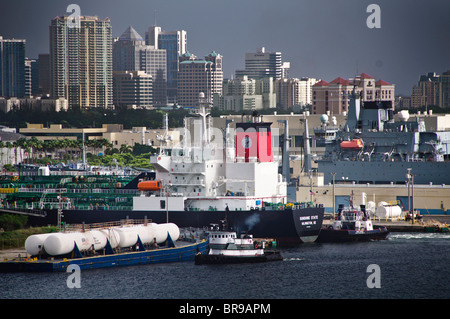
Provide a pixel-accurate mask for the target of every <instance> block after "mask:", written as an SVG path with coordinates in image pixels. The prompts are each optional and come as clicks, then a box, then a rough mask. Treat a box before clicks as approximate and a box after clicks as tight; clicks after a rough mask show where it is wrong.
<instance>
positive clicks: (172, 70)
mask: <svg viewBox="0 0 450 319" xmlns="http://www.w3.org/2000/svg"><path fill="white" fill-rule="evenodd" d="M145 41H146V44H147V45H152V46H154V47H155V48H156V49H164V50H166V57H167V98H168V102H169V103H177V88H178V71H179V68H180V66H179V63H180V61H179V59H178V58H179V56H180V55H182V54H185V53H186V52H187V32H186V31H185V30H178V31H162V30H161V27H158V26H156V25H155V26H151V27H149V28H148V31H147V32H146V33H145Z"/></svg>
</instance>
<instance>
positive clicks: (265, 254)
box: [195, 230, 283, 265]
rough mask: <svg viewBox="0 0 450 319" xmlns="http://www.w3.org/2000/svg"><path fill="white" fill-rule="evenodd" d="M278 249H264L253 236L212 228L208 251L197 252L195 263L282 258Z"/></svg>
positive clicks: (235, 262) (257, 260)
mask: <svg viewBox="0 0 450 319" xmlns="http://www.w3.org/2000/svg"><path fill="white" fill-rule="evenodd" d="M282 259H283V257H282V256H281V254H280V252H279V251H274V250H270V251H269V250H265V249H264V244H261V245H259V244H258V243H256V242H254V241H253V236H252V235H249V234H242V235H241V236H240V238H237V235H236V232H233V231H226V230H213V231H211V232H210V233H209V253H208V254H203V253H198V254H197V255H196V256H195V264H196V265H202V264H240V263H261V262H267V261H278V260H282Z"/></svg>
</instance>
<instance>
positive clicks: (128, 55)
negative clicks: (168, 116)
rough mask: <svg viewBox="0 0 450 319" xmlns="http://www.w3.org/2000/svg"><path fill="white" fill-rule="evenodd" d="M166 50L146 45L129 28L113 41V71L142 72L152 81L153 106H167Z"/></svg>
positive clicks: (137, 34) (134, 31)
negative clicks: (149, 76)
mask: <svg viewBox="0 0 450 319" xmlns="http://www.w3.org/2000/svg"><path fill="white" fill-rule="evenodd" d="M166 58H167V57H166V50H164V49H157V48H156V47H155V46H154V45H146V44H145V42H144V39H143V38H142V37H141V36H140V35H139V33H137V32H136V30H134V29H133V28H132V27H131V26H130V27H128V29H127V30H125V32H124V33H123V34H122V35H121V36H120V37H119V39H117V40H115V41H114V45H113V61H114V62H113V69H114V71H144V72H146V73H147V74H149V75H151V77H152V81H153V105H154V106H166V105H167V62H166V61H167V60H166Z"/></svg>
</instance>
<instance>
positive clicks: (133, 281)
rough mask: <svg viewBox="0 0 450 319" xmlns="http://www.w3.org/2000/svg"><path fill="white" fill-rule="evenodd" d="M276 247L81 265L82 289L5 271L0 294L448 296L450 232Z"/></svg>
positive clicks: (53, 278)
mask: <svg viewBox="0 0 450 319" xmlns="http://www.w3.org/2000/svg"><path fill="white" fill-rule="evenodd" d="M281 251H282V254H283V257H284V259H283V261H279V262H269V263H262V264H238V265H201V266H196V265H194V262H193V261H192V262H181V263H172V264H153V265H142V266H130V267H118V268H106V269H95V270H85V271H81V273H80V288H69V287H68V284H67V281H68V277H69V276H70V274H69V273H5V274H0V287H1V290H0V298H1V299H10V298H13V299H15V298H26V299H38V298H39V299H56V298H57V299H61V298H63V299H86V298H89V299H105V298H108V299H130V298H133V299H142V298H145V299H222V298H224V299H303V298H337V299H340V298H358V299H361V298H363V299H366V298H369V299H372V298H383V299H386V298H387V299H391V298H392V299H393V298H395V299H411V298H413V299H416V298H420V299H422V298H425V299H429V298H433V299H436V298H438V299H440V298H449V297H450V267H449V265H450V234H443V233H391V234H390V235H389V237H388V239H387V240H384V241H378V242H366V243H346V244H317V243H314V244H304V245H301V246H298V247H295V248H283V249H281ZM371 265H372V266H371ZM373 265H376V266H375V268H374V266H373ZM376 267H378V268H376ZM373 269H378V271H374V270H373ZM374 276H377V277H374ZM374 278H375V279H374ZM374 283H377V285H378V286H377V285H375V287H374ZM369 286H371V287H372V288H370V287H369Z"/></svg>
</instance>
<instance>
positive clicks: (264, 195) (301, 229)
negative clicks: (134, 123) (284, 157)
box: [31, 104, 324, 245]
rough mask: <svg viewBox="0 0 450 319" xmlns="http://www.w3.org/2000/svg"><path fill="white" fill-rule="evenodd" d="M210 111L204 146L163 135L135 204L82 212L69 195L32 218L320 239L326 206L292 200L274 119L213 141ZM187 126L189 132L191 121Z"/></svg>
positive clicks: (203, 127)
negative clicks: (217, 227) (221, 228)
mask: <svg viewBox="0 0 450 319" xmlns="http://www.w3.org/2000/svg"><path fill="white" fill-rule="evenodd" d="M208 115H209V114H208V113H207V112H206V106H205V105H204V104H201V105H200V108H199V112H198V113H197V117H198V118H199V119H200V120H201V121H197V122H201V124H200V125H199V128H200V130H199V134H197V135H199V136H200V138H199V140H198V142H197V143H194V142H191V141H190V139H189V138H188V137H189V134H186V135H185V136H184V137H183V139H182V142H181V143H180V144H178V145H176V146H173V145H171V141H170V139H169V135H168V133H167V131H168V127H167V124H166V131H165V134H164V135H162V136H160V140H161V141H162V144H163V146H162V147H161V148H160V152H159V154H158V155H155V156H151V158H150V161H151V163H152V165H153V167H154V168H155V174H154V176H152V177H151V178H148V179H147V180H142V181H140V182H139V184H138V186H137V188H138V189H137V192H136V195H135V196H133V198H132V209H126V208H125V209H123V210H116V209H114V208H115V207H114V206H111V205H109V206H108V207H105V206H104V205H103V206H102V207H87V208H84V209H80V208H77V207H76V206H75V205H73V203H70V198H66V202H65V203H66V204H61V203H60V205H59V206H57V208H58V209H56V206H52V207H53V209H45V214H46V217H45V218H43V217H31V219H32V220H33V221H39V222H40V223H48V222H50V223H54V222H55V221H57V220H58V222H64V223H69V224H70V223H76V224H78V223H83V222H85V223H98V222H108V221H117V220H120V219H126V218H129V219H144V218H148V219H149V220H151V221H152V222H155V223H167V222H170V223H174V224H176V225H177V226H178V227H209V226H210V225H211V224H220V223H226V224H227V226H228V228H229V229H232V230H233V231H236V232H238V233H242V232H249V233H251V234H253V236H255V237H257V238H258V237H259V238H272V239H275V240H277V241H278V242H279V244H280V245H284V244H286V245H287V244H298V243H304V242H313V241H315V240H316V239H317V237H318V235H319V232H320V229H321V226H322V221H323V215H324V208H323V206H322V205H313V204H312V203H288V202H287V185H286V182H285V181H284V180H283V177H282V175H281V174H279V173H278V163H277V162H276V161H274V158H273V154H272V136H271V123H267V122H262V121H261V119H260V118H259V117H253V118H252V120H251V121H249V122H245V123H236V132H235V134H230V132H229V128H228V126H227V128H226V131H227V132H226V137H225V138H224V139H223V141H222V140H220V141H213V139H212V138H211V135H212V134H211V128H210V127H208V126H207V122H209V121H207V117H208ZM185 122H186V121H185ZM166 123H167V118H166ZM184 131H185V132H188V131H189V129H188V128H187V125H186V127H185V129H184ZM63 196H64V195H63ZM113 196H117V195H113ZM116 199H117V198H116Z"/></svg>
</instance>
